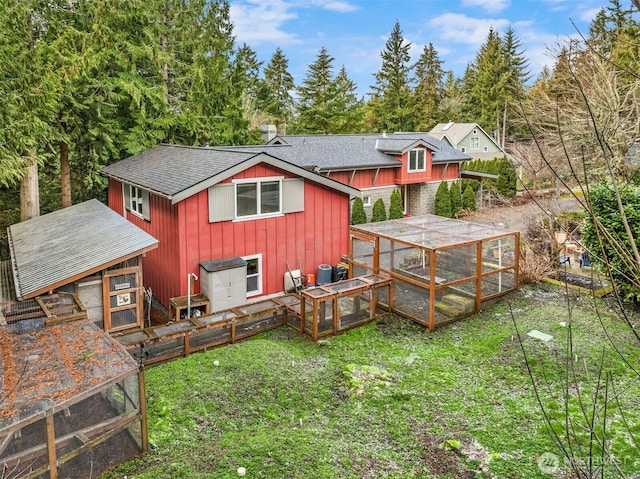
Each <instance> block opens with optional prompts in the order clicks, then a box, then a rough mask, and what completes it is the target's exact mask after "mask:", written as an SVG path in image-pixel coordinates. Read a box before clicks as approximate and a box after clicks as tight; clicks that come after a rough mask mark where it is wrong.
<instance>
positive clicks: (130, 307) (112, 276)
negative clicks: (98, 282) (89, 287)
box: [102, 266, 144, 331]
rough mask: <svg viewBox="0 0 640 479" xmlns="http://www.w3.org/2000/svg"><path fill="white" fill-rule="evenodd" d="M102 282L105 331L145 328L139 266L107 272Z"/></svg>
mask: <svg viewBox="0 0 640 479" xmlns="http://www.w3.org/2000/svg"><path fill="white" fill-rule="evenodd" d="M103 280H104V281H103V282H102V285H103V286H102V287H103V289H102V297H103V299H104V330H105V331H118V330H121V329H127V328H135V327H140V328H142V327H144V325H143V323H142V319H143V318H142V316H143V308H144V300H143V298H142V297H141V287H140V268H139V267H138V266H135V267H132V268H124V269H114V270H109V271H106V272H105V274H104V276H103Z"/></svg>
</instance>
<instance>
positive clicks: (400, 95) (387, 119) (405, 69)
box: [368, 21, 414, 132]
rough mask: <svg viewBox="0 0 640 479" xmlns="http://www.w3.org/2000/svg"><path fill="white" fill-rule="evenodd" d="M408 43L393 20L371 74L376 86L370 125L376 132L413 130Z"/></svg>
mask: <svg viewBox="0 0 640 479" xmlns="http://www.w3.org/2000/svg"><path fill="white" fill-rule="evenodd" d="M410 48H411V43H409V42H406V41H405V39H404V37H403V36H402V30H401V28H400V23H398V22H397V21H396V23H395V25H394V27H393V30H392V31H391V35H390V36H389V38H388V40H387V42H386V44H385V48H384V50H383V51H382V52H381V54H380V56H381V57H382V66H381V68H380V70H379V71H378V72H376V73H374V78H375V80H376V82H375V85H373V86H371V91H372V93H371V100H370V101H369V104H368V106H369V108H370V110H371V115H370V116H371V120H370V121H371V123H372V124H371V126H372V127H373V128H374V129H376V130H377V131H389V132H395V131H412V130H413V129H414V110H413V105H412V95H411V88H412V82H413V79H412V78H411V65H410V64H409V61H410V59H411V57H410V55H409V50H410Z"/></svg>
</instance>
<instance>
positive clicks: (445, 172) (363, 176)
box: [328, 149, 459, 190]
mask: <svg viewBox="0 0 640 479" xmlns="http://www.w3.org/2000/svg"><path fill="white" fill-rule="evenodd" d="M426 153H427V154H426V158H425V171H416V172H411V173H410V172H409V168H408V162H409V152H406V153H404V154H402V155H397V156H396V158H397V159H398V160H400V161H401V162H402V166H398V167H397V168H379V169H376V168H371V169H362V170H355V173H354V172H353V170H349V171H332V172H330V173H329V174H328V176H329V178H331V179H333V180H336V181H339V182H340V183H344V184H345V185H349V186H353V187H354V188H358V189H362V190H364V189H367V188H383V187H385V186H389V187H392V186H398V185H408V184H417V183H429V182H433V181H437V182H440V181H443V180H456V179H458V176H459V163H446V164H435V165H434V164H433V162H432V158H433V157H432V153H431V150H429V149H427V151H426Z"/></svg>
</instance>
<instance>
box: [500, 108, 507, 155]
mask: <svg viewBox="0 0 640 479" xmlns="http://www.w3.org/2000/svg"><path fill="white" fill-rule="evenodd" d="M506 138H507V100H505V101H504V112H503V116H502V144H501V145H500V148H502V151H504V146H505V144H506Z"/></svg>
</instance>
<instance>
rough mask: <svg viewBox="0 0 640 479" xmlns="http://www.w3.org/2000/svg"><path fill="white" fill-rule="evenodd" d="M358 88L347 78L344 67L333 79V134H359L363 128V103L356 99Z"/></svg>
mask: <svg viewBox="0 0 640 479" xmlns="http://www.w3.org/2000/svg"><path fill="white" fill-rule="evenodd" d="M357 88H358V86H357V85H356V84H355V83H354V82H353V80H351V79H350V78H349V76H348V75H347V70H346V69H345V68H344V66H343V67H342V68H341V69H340V71H339V72H338V75H336V78H335V89H336V95H335V98H334V100H333V102H332V103H333V108H334V111H335V115H334V118H335V125H334V127H333V133H359V132H361V131H362V128H363V126H364V102H363V101H362V100H361V99H358V95H357V93H356V91H357Z"/></svg>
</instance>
